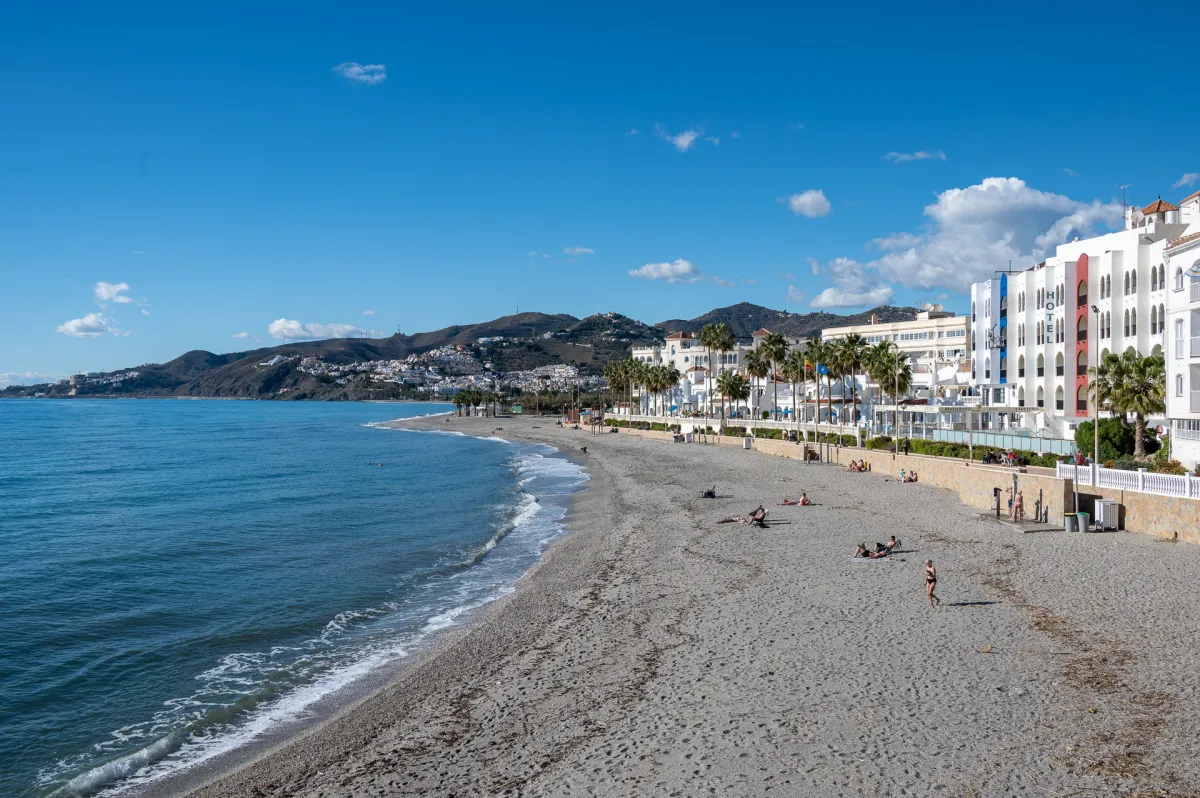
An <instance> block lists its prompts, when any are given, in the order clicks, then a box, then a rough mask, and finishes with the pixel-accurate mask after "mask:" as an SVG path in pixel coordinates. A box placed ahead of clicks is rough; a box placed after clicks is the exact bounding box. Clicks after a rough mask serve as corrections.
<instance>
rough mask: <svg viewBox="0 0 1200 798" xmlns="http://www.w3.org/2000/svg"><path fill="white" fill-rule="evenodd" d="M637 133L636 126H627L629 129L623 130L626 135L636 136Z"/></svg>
mask: <svg viewBox="0 0 1200 798" xmlns="http://www.w3.org/2000/svg"><path fill="white" fill-rule="evenodd" d="M637 134H638V129H637V128H636V127H631V128H629V130H627V131H626V132H625V135H626V136H636V135H637Z"/></svg>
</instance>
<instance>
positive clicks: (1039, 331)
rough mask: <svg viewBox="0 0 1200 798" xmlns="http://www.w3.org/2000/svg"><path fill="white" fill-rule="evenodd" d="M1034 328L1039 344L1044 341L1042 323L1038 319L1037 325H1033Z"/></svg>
mask: <svg viewBox="0 0 1200 798" xmlns="http://www.w3.org/2000/svg"><path fill="white" fill-rule="evenodd" d="M1034 329H1035V331H1036V332H1037V342H1038V343H1039V344H1044V343H1046V340H1045V333H1044V332H1043V327H1042V323H1041V322H1040V321H1039V322H1038V323H1037V325H1036V326H1035V327H1034Z"/></svg>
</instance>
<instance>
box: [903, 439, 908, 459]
mask: <svg viewBox="0 0 1200 798" xmlns="http://www.w3.org/2000/svg"><path fill="white" fill-rule="evenodd" d="M904 456H905V457H908V438H905V439H904Z"/></svg>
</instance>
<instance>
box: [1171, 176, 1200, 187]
mask: <svg viewBox="0 0 1200 798" xmlns="http://www.w3.org/2000/svg"><path fill="white" fill-rule="evenodd" d="M1197 180H1200V172H1188V173H1187V174H1185V175H1184V176H1183V177H1181V178H1179V179H1178V180H1176V181H1175V182H1174V183H1172V184H1171V188H1183V187H1185V186H1186V187H1187V188H1191V187H1192V186H1194V185H1195V184H1196V181H1197Z"/></svg>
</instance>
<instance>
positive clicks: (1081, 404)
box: [1075, 399, 1087, 413]
mask: <svg viewBox="0 0 1200 798" xmlns="http://www.w3.org/2000/svg"><path fill="white" fill-rule="evenodd" d="M1075 409H1076V410H1078V411H1079V412H1080V413H1086V412H1087V399H1076V400H1075Z"/></svg>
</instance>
